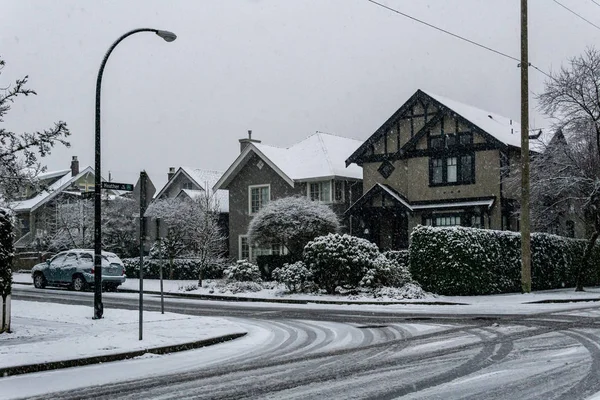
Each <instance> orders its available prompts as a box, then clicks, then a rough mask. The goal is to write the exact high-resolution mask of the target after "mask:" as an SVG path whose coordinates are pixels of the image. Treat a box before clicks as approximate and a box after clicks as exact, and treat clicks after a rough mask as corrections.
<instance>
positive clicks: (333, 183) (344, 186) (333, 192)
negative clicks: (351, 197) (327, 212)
mask: <svg viewBox="0 0 600 400" xmlns="http://www.w3.org/2000/svg"><path fill="white" fill-rule="evenodd" d="M336 184H340V185H341V186H342V198H341V199H339V200H336V198H335V186H336ZM331 188H332V189H333V191H332V193H331V200H332V201H333V202H334V203H343V202H344V201H346V181H342V180H335V179H333V180H332V182H331Z"/></svg>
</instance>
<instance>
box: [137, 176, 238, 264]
mask: <svg viewBox="0 0 600 400" xmlns="http://www.w3.org/2000/svg"><path fill="white" fill-rule="evenodd" d="M222 175H223V173H222V172H219V171H210V170H204V169H195V168H189V167H179V168H178V169H175V167H170V168H169V173H168V174H167V183H166V184H165V186H163V188H162V189H161V190H160V192H158V194H157V195H156V196H154V201H156V200H160V199H169V198H189V199H194V200H195V199H197V198H199V197H204V196H207V195H208V196H209V198H210V200H211V201H212V202H213V207H214V209H216V210H218V211H219V224H220V226H221V229H222V232H223V235H224V236H228V235H229V193H228V192H227V190H214V191H213V186H214V185H215V183H216V182H217V181H218V180H219V178H220V177H221V176H222ZM158 230H160V232H158ZM159 233H160V235H165V234H166V230H165V228H164V227H160V226H157V224H156V220H154V221H153V223H152V222H151V223H150V226H149V227H148V236H149V237H150V239H151V240H152V241H154V240H156V238H157V235H158V234H159ZM227 256H228V254H227Z"/></svg>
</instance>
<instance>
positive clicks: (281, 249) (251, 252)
mask: <svg viewBox="0 0 600 400" xmlns="http://www.w3.org/2000/svg"><path fill="white" fill-rule="evenodd" d="M244 239H246V241H247V243H248V257H243V254H242V241H243V240H244ZM274 246H275V245H271V246H270V247H269V248H268V249H267V248H266V247H263V248H262V249H263V250H265V251H261V252H260V253H261V254H264V255H271V254H273V247H274ZM256 248H258V246H251V245H250V242H248V235H239V236H238V260H248V261H250V262H256V257H258V255H257V254H255V253H258V252H257V251H255V250H254V249H256ZM276 254H280V255H284V254H288V250H287V247H285V246H284V245H283V244H280V245H279V253H276Z"/></svg>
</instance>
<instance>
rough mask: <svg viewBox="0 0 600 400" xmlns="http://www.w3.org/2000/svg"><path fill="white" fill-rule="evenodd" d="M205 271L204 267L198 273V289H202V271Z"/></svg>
mask: <svg viewBox="0 0 600 400" xmlns="http://www.w3.org/2000/svg"><path fill="white" fill-rule="evenodd" d="M203 270H204V267H202V268H200V272H198V288H201V287H202V271H203Z"/></svg>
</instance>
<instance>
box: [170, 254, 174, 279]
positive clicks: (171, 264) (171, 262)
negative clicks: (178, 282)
mask: <svg viewBox="0 0 600 400" xmlns="http://www.w3.org/2000/svg"><path fill="white" fill-rule="evenodd" d="M169 279H170V280H173V259H172V258H169Z"/></svg>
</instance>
